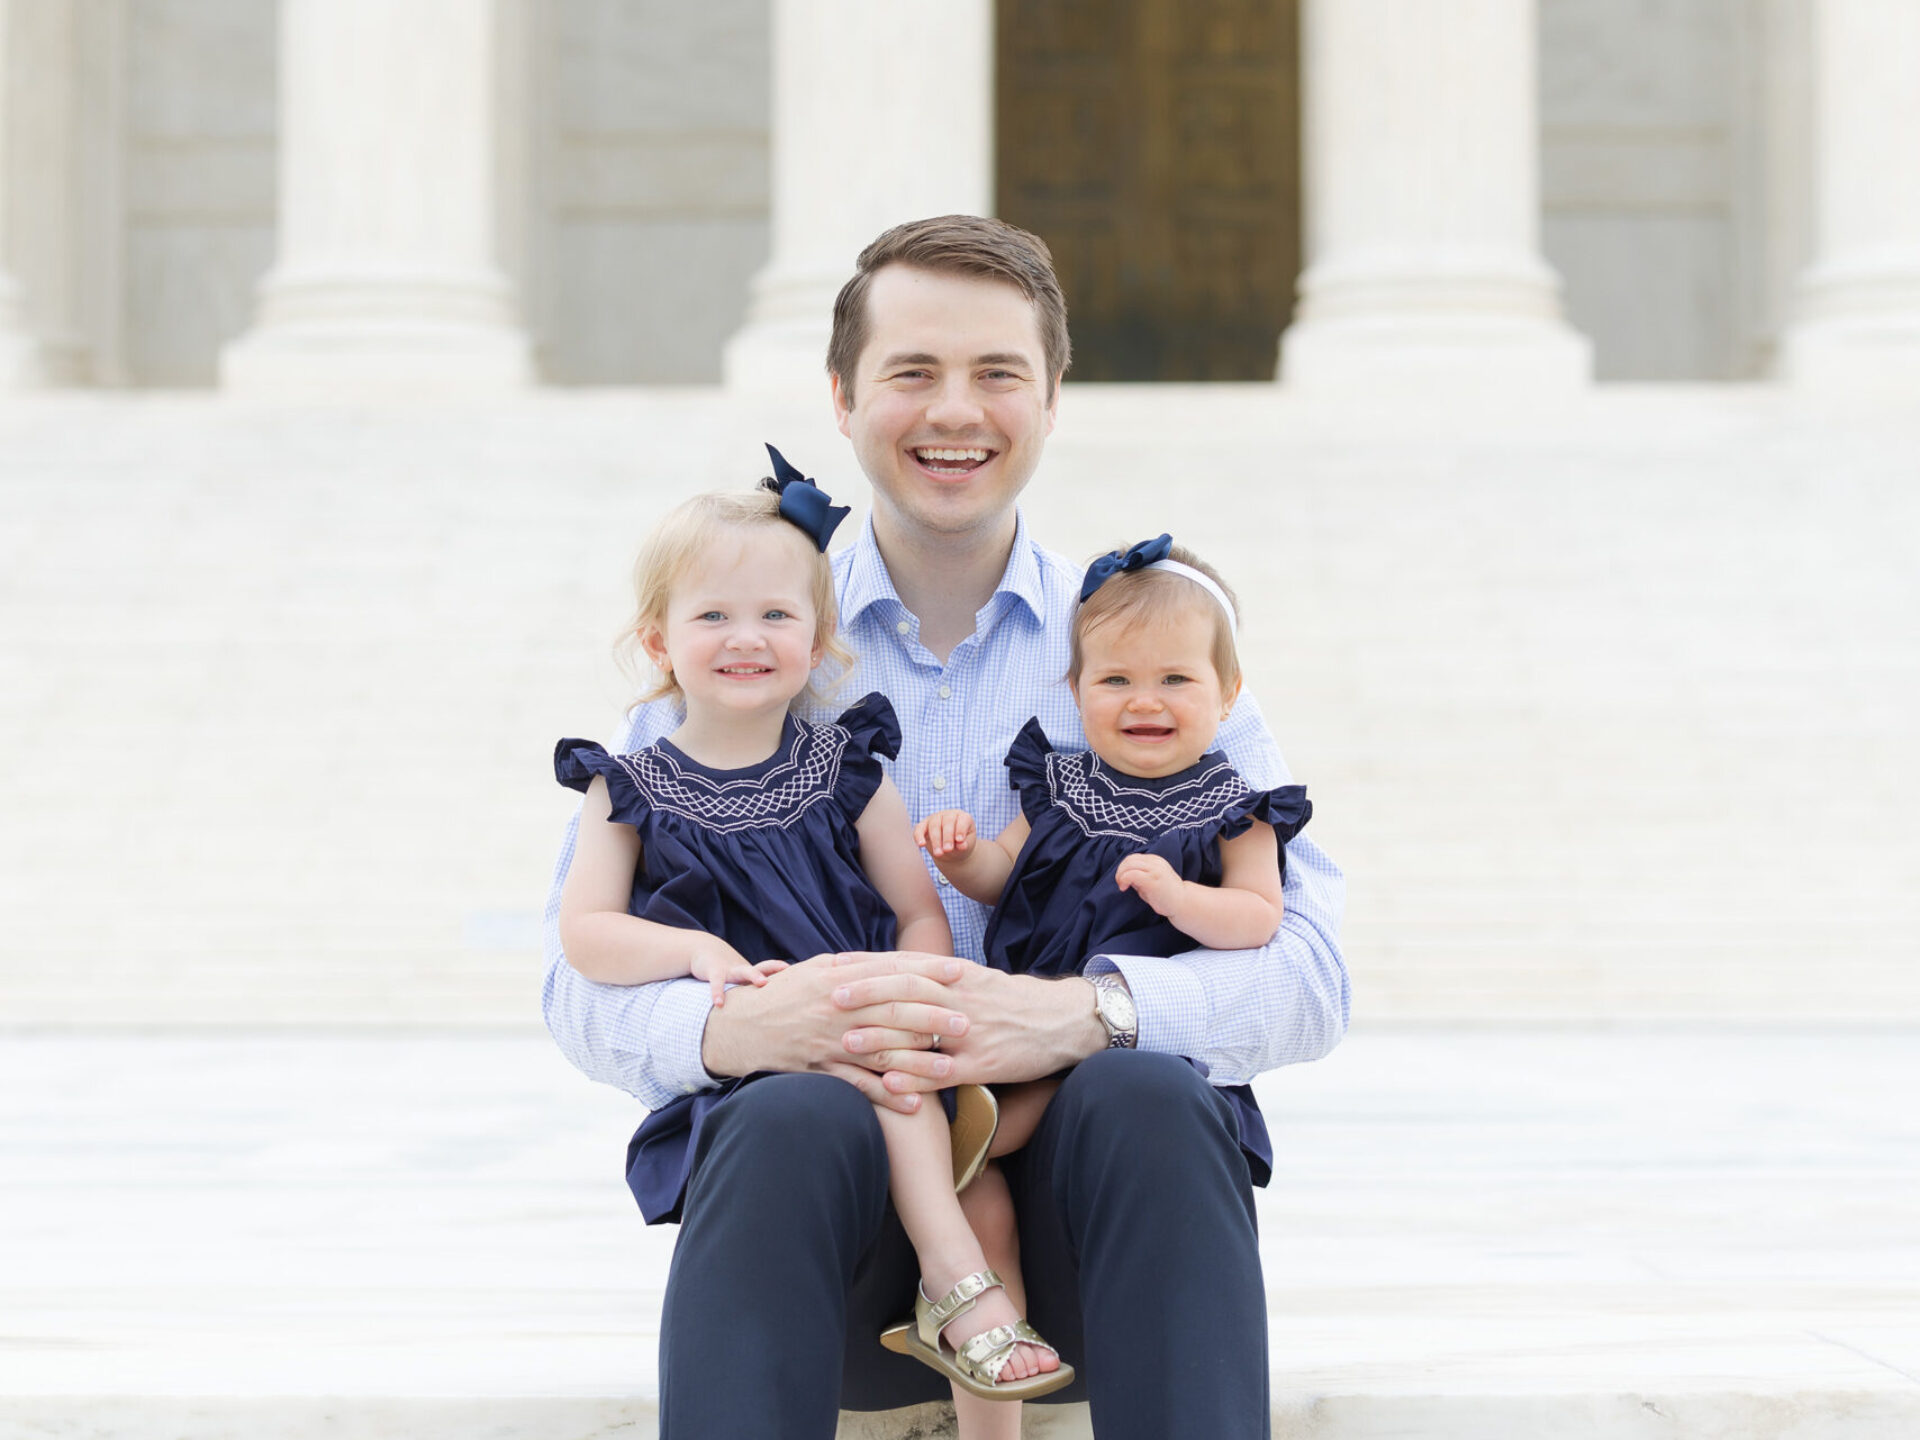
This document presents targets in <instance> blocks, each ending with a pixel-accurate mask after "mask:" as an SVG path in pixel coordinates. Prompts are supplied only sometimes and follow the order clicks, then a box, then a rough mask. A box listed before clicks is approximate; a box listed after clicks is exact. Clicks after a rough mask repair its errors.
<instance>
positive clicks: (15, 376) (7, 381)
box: [0, 331, 87, 390]
mask: <svg viewBox="0 0 1920 1440" xmlns="http://www.w3.org/2000/svg"><path fill="white" fill-rule="evenodd" d="M86 381H87V361H86V351H85V350H84V349H82V348H81V347H80V346H78V345H59V344H49V343H48V342H47V341H45V340H38V339H35V338H34V337H33V336H31V335H23V334H20V333H19V332H18V331H14V332H12V333H7V332H4V331H0V390H44V389H51V388H56V387H62V386H69V385H84V384H85V383H86Z"/></svg>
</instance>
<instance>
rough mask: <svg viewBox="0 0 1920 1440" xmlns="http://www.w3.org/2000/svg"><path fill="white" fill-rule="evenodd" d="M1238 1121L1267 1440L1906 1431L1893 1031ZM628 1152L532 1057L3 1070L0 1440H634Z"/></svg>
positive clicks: (1548, 1045) (1495, 1079)
mask: <svg viewBox="0 0 1920 1440" xmlns="http://www.w3.org/2000/svg"><path fill="white" fill-rule="evenodd" d="M1260 1088H1261V1094H1262V1098H1263V1103H1264V1104H1265V1106H1266V1109H1267V1112H1268V1114H1269V1116H1270V1117H1271V1119H1272V1121H1273V1126H1274V1131H1275V1135H1276V1138H1277V1141H1278V1148H1279V1152H1280V1167H1279V1170H1278V1172H1277V1173H1276V1175H1275V1179H1274V1184H1273V1186H1272V1187H1271V1188H1269V1189H1268V1190H1266V1191H1264V1192H1262V1193H1261V1195H1260V1222H1261V1233H1262V1252H1263V1260H1264V1265H1265V1270H1266V1280H1267V1289H1268V1294H1269V1297H1270V1310H1269V1324H1270V1327H1271V1334H1270V1340H1271V1345H1270V1355H1271V1365H1272V1385H1273V1396H1274V1402H1273V1420H1274V1433H1275V1435H1276V1436H1278V1437H1282V1440H1287V1437H1300V1440H1387V1437H1415V1436H1417V1437H1422V1440H1426V1437H1503V1440H1504V1437H1514V1440H1561V1437H1566V1440H1671V1437H1707V1440H1911V1437H1912V1436H1914V1435H1920V1203H1916V1197H1917V1196H1920V1118H1917V1117H1916V1114H1915V1111H1914V1107H1913V1106H1912V1103H1911V1099H1910V1097H1911V1096H1912V1095H1914V1094H1920V1034H1916V1033H1915V1032H1914V1031H1911V1030H1902V1029H1889V1030H1884V1031H1874V1030H1854V1031H1795V1030H1781V1029H1762V1030H1749V1031H1715V1030H1702V1029H1672V1030H1604V1029H1585V1030H1583V1029H1535V1030H1518V1031H1506V1032H1492V1031H1458V1030H1453V1031H1445V1032H1442V1031H1434V1030H1372V1031H1368V1030H1366V1029H1363V1030H1362V1031H1361V1032H1360V1033H1359V1034H1357V1035H1354V1036H1351V1037H1350V1038H1349V1039H1348V1041H1347V1042H1346V1044H1345V1045H1344V1046H1343V1047H1342V1048H1341V1049H1340V1050H1339V1051H1337V1052H1336V1053H1335V1054H1334V1055H1333V1056H1332V1057H1330V1058H1329V1059H1328V1060H1326V1061H1323V1062H1321V1063H1319V1064H1316V1065H1311V1066H1305V1067H1299V1068H1296V1069H1294V1070H1291V1071H1285V1072H1281V1073H1278V1074H1275V1075H1272V1076H1269V1077H1267V1078H1266V1079H1265V1080H1263V1081H1262V1083H1261V1087H1260ZM632 1118H633V1116H632V1111H631V1109H630V1108H629V1106H628V1105H627V1104H626V1103H625V1102H624V1100H623V1099H622V1097H620V1096H618V1095H617V1094H615V1093H613V1092H611V1091H607V1090H603V1089H600V1088H597V1087H594V1086H591V1085H589V1084H588V1083H587V1082H585V1081H584V1080H582V1079H581V1078H580V1077H578V1076H577V1075H575V1074H574V1073H573V1072H572V1071H570V1070H569V1069H568V1068H567V1067H566V1066H565V1065H564V1063H563V1062H562V1061H561V1060H560V1059H559V1057H558V1055H557V1053H556V1052H554V1051H553V1050H552V1048H551V1046H550V1045H549V1044H548V1043H547V1041H546V1040H545V1038H544V1036H541V1035H539V1034H537V1033H536V1034H528V1033H521V1034H516V1035H493V1036H468V1037H452V1036H446V1035H429V1034H416V1035H400V1034H396V1035H389V1036H382V1037H365V1036H340V1035H335V1036H325V1035H303V1036H273V1037H261V1038H254V1039H241V1038H233V1037H220V1036H205V1035H202V1036H183V1035H175V1036H122V1037H118V1038H114V1037H101V1036H73V1035H67V1036H62V1035H52V1034H46V1035H13V1036H9V1037H7V1038H6V1039H5V1041H4V1043H0V1213H4V1216H5V1223H4V1226H0V1317H4V1318H3V1319H0V1436H4V1437H6V1440H243V1437H244V1440H442V1437H445V1440H452V1437H455V1436H461V1437H466V1436H471V1435H475V1434H481V1435H485V1436H488V1437H492V1440H575V1437H579V1440H587V1437H602V1436H606V1437H613V1436H619V1437H623V1440H624V1437H632V1440H642V1437H646V1436H649V1435H651V1434H652V1426H653V1415H654V1412H653V1408H652V1397H653V1393H654V1385H655V1370H654V1364H655V1361H654V1354H655V1344H656V1339H657V1325H658V1315H659V1303H660V1294H661V1289H662V1286H663V1283H664V1280H665V1275H666V1267H667V1262H668V1257H669V1253H670V1247H671V1244H672V1240H673V1232H672V1231H671V1229H652V1230H649V1229H647V1228H646V1227H644V1226H643V1225H642V1224H641V1223H640V1221H639V1217H638V1215H637V1212H635V1211H634V1210H633V1208H632V1206H631V1204H630V1202H629V1200H628V1199H627V1197H626V1194H625V1192H624V1189H623V1187H622V1185H621V1181H620V1175H619V1168H620V1159H621V1150H622V1145H623V1141H624V1138H625V1135H626V1132H627V1129H628V1126H629V1125H630V1123H631V1121H632ZM937 1419H938V1417H937V1415H934V1414H931V1413H921V1414H919V1415H918V1416H899V1415H896V1416H890V1417H885V1418H881V1417H849V1420H848V1422H847V1424H846V1425H845V1426H844V1427H843V1430H842V1435H843V1437H845V1440H856V1437H857V1440H905V1437H908V1436H911V1435H916V1434H928V1435H937V1434H939V1433H941V1432H940V1431H939V1429H938V1428H937V1426H936V1427H935V1428H933V1429H927V1428H926V1427H927V1426H929V1425H935V1422H936V1421H937ZM1034 1422H1035V1423H1033V1424H1031V1425H1030V1426H1029V1430H1028V1433H1029V1434H1032V1435H1047V1436H1054V1437H1064V1436H1079V1435H1085V1434H1088V1433H1090V1432H1089V1431H1088V1429H1087V1428H1086V1427H1087V1418H1086V1413H1085V1411H1084V1410H1083V1409H1079V1408H1074V1409H1069V1410H1066V1411H1064V1412H1056V1413H1052V1414H1051V1415H1049V1414H1048V1413H1047V1412H1042V1411H1039V1410H1038V1409H1037V1407H1036V1413H1035V1417H1034ZM916 1427H918V1428H916Z"/></svg>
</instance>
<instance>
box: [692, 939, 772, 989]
mask: <svg viewBox="0 0 1920 1440" xmlns="http://www.w3.org/2000/svg"><path fill="white" fill-rule="evenodd" d="M786 968H787V962H786V961H785V960H762V961H760V962H759V963H757V964H755V963H753V962H751V961H749V960H748V959H747V958H746V957H745V956H744V955H742V954H741V953H740V952H739V951H738V950H736V949H734V948H733V947H732V946H731V945H728V944H727V943H725V942H724V941H720V940H716V941H715V942H714V943H713V948H711V949H709V950H703V951H701V952H700V953H699V954H698V955H696V956H694V957H693V970H692V974H693V978H694V979H696V980H704V981H706V982H707V983H708V984H709V985H711V986H712V987H713V1003H714V1004H715V1005H724V1004H726V1003H727V986H728V985H764V984H766V983H767V977H768V976H769V975H777V974H779V973H780V972H781V971H782V970H784V969H786Z"/></svg>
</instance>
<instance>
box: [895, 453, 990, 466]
mask: <svg viewBox="0 0 1920 1440" xmlns="http://www.w3.org/2000/svg"><path fill="white" fill-rule="evenodd" d="M913 453H914V454H916V455H918V456H919V457H920V458H921V459H922V460H972V461H976V462H978V463H981V464H984V463H985V462H986V458H987V452H986V451H984V450H916V451H914V452H913Z"/></svg>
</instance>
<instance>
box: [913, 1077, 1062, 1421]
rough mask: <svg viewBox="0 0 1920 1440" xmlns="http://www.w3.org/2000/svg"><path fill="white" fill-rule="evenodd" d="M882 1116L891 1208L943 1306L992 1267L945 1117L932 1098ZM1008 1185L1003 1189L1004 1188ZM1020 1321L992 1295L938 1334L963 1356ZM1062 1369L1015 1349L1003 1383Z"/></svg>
mask: <svg viewBox="0 0 1920 1440" xmlns="http://www.w3.org/2000/svg"><path fill="white" fill-rule="evenodd" d="M876 1110H877V1113H878V1115H879V1117H880V1133H881V1134H882V1135H883V1136H885V1137H886V1142H887V1164H888V1166H889V1168H890V1171H891V1176H892V1190H893V1208H894V1209H895V1211H897V1212H898V1213H899V1216H900V1223H901V1224H902V1225H903V1226H904V1227H905V1228H906V1232H907V1239H909V1240H910V1241H912V1242H913V1252H914V1255H915V1256H916V1257H917V1258H918V1259H919V1261H920V1278H921V1283H922V1284H923V1285H924V1286H925V1287H926V1292H927V1294H928V1295H929V1296H930V1297H932V1298H933V1299H935V1300H938V1299H939V1298H940V1297H941V1296H942V1295H944V1294H946V1293H947V1291H949V1290H951V1289H952V1288H953V1287H954V1285H955V1284H956V1283H957V1282H958V1281H959V1280H960V1278H961V1277H962V1276H964V1275H971V1274H973V1273H974V1272H975V1271H976V1270H983V1269H985V1268H987V1265H988V1263H989V1262H988V1260H987V1257H986V1253H985V1251H984V1250H983V1249H982V1247H981V1243H980V1241H979V1239H977V1238H976V1237H975V1235H974V1233H973V1227H972V1226H971V1225H969V1224H968V1223H967V1217H966V1215H965V1213H964V1212H963V1211H962V1210H961V1206H960V1200H961V1197H960V1196H958V1195H955V1194H954V1193H953V1151H952V1149H951V1146H950V1143H949V1141H948V1139H947V1125H946V1117H945V1116H944V1115H943V1114H942V1113H941V1111H940V1109H939V1108H938V1106H937V1104H935V1103H933V1102H932V1101H931V1099H929V1102H928V1103H926V1104H923V1105H922V1106H921V1107H920V1109H919V1110H918V1111H916V1112H915V1113H914V1114H912V1115H902V1114H900V1113H899V1111H897V1110H889V1109H886V1108H885V1107H884V1106H882V1107H876ZM980 1183H981V1182H980V1180H975V1181H974V1183H973V1184H972V1185H970V1186H968V1187H967V1189H968V1192H969V1193H971V1192H972V1191H973V1190H974V1189H975V1188H977V1187H978V1186H979V1185H980ZM1005 1183H1006V1182H1005V1181H1004V1180H1002V1181H1000V1182H999V1184H1000V1186H1001V1188H1002V1189H1004V1188H1005ZM1016 1258H1017V1257H1016ZM1020 1318H1021V1311H1020V1309H1019V1308H1017V1305H1016V1301H1015V1300H1014V1298H1013V1296H1012V1295H1011V1294H1009V1292H1008V1291H1007V1290H1003V1289H995V1290H988V1291H986V1292H985V1293H983V1294H982V1295H981V1296H980V1298H979V1299H978V1300H976V1301H975V1302H974V1304H973V1307H972V1308H971V1309H969V1310H966V1311H963V1312H962V1313H961V1314H959V1315H956V1316H955V1317H954V1318H953V1320H952V1322H951V1323H949V1324H948V1325H947V1327H946V1329H944V1330H943V1331H941V1332H940V1333H941V1334H942V1335H943V1336H944V1337H945V1339H946V1342H947V1344H949V1345H951V1346H953V1347H954V1348H955V1349H958V1348H959V1347H960V1346H961V1345H962V1344H964V1343H965V1342H967V1341H968V1340H971V1339H972V1338H973V1337H974V1336H975V1335H978V1334H979V1333H980V1332H981V1331H982V1330H990V1329H992V1328H993V1327H994V1326H995V1325H1011V1324H1013V1322H1014V1321H1016V1320H1018V1319H1020ZM1059 1367H1060V1361H1059V1359H1058V1358H1057V1357H1056V1356H1054V1355H1053V1354H1052V1353H1050V1352H1049V1351H1046V1350H1041V1349H1037V1348H1035V1347H1034V1346H1032V1345H1016V1346H1014V1347H1013V1353H1012V1354H1011V1355H1010V1356H1009V1357H1008V1358H1007V1364H1006V1368H1005V1369H1003V1370H1002V1371H1001V1372H1000V1378H1001V1379H1002V1380H1024V1379H1026V1378H1027V1377H1028V1376H1030V1375H1038V1374H1040V1373H1041V1372H1042V1371H1046V1370H1057V1369H1058V1368H1059ZM969 1440H971V1437H969Z"/></svg>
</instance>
